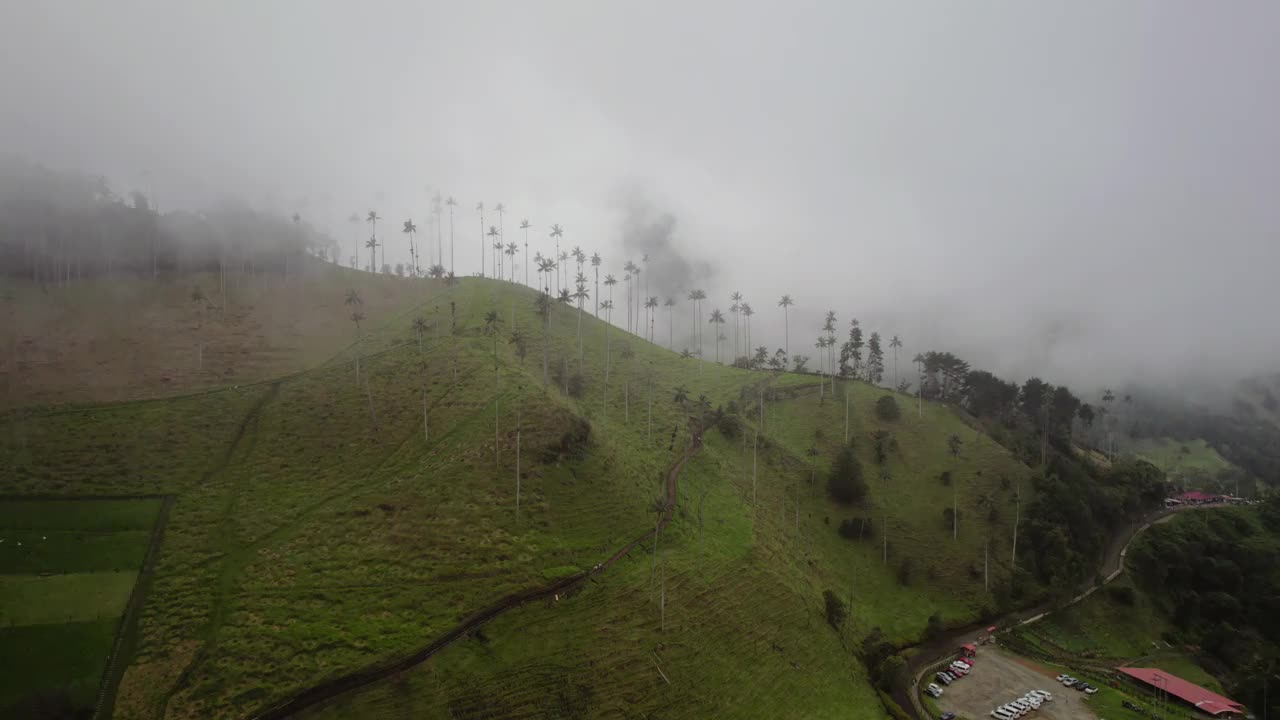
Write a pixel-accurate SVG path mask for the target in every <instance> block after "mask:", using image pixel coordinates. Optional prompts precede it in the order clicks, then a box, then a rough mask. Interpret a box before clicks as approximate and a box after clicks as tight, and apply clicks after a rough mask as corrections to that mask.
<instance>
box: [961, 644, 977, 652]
mask: <svg viewBox="0 0 1280 720" xmlns="http://www.w3.org/2000/svg"><path fill="white" fill-rule="evenodd" d="M960 647H961V649H963V650H969V651H970V652H977V651H978V647H977V646H976V645H974V644H973V643H969V644H967V645H961V646H960Z"/></svg>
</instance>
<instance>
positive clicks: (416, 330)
mask: <svg viewBox="0 0 1280 720" xmlns="http://www.w3.org/2000/svg"><path fill="white" fill-rule="evenodd" d="M426 331H427V319H426V318H424V317H422V316H421V315H419V316H418V317H416V318H414V319H413V334H414V335H417V336H418V352H422V334H423V333H425V332H426Z"/></svg>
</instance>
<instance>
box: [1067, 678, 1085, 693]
mask: <svg viewBox="0 0 1280 720" xmlns="http://www.w3.org/2000/svg"><path fill="white" fill-rule="evenodd" d="M1071 687H1073V688H1075V689H1076V690H1080V691H1082V692H1083V691H1084V689H1085V688H1087V687H1089V683H1087V682H1085V681H1083V680H1077V681H1075V683H1073V684H1072V685H1071Z"/></svg>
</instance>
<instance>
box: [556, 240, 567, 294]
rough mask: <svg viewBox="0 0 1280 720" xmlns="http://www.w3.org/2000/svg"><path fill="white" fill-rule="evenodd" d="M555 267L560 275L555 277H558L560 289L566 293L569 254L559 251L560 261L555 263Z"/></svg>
mask: <svg viewBox="0 0 1280 720" xmlns="http://www.w3.org/2000/svg"><path fill="white" fill-rule="evenodd" d="M556 267H558V268H560V273H559V274H558V275H557V277H559V279H560V289H561V290H564V291H565V292H568V290H569V253H567V252H565V251H563V250H561V251H560V261H559V262H558V263H556Z"/></svg>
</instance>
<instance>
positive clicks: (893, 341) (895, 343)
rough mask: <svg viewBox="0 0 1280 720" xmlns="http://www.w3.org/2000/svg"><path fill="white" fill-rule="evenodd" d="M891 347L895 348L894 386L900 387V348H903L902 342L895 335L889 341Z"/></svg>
mask: <svg viewBox="0 0 1280 720" xmlns="http://www.w3.org/2000/svg"><path fill="white" fill-rule="evenodd" d="M889 347H891V348H893V386H894V387H895V388H896V387H898V348H900V347H902V340H901V339H900V338H899V337H898V336H897V335H894V336H893V337H892V338H891V339H890V340H889Z"/></svg>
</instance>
